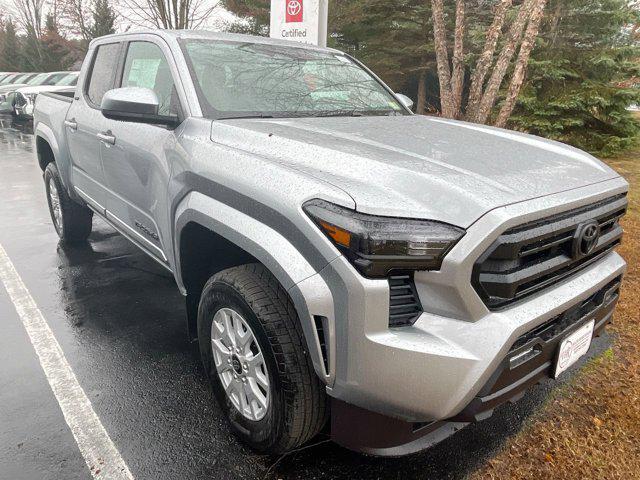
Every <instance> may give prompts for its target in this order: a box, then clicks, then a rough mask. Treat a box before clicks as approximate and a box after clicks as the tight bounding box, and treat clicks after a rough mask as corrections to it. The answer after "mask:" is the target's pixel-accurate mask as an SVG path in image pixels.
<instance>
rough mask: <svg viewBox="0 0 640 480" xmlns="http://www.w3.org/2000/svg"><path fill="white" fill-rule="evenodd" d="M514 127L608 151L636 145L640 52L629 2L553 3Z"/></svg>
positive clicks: (567, 0)
mask: <svg viewBox="0 0 640 480" xmlns="http://www.w3.org/2000/svg"><path fill="white" fill-rule="evenodd" d="M548 12H549V13H548V15H547V19H546V20H547V21H546V23H545V25H544V31H543V32H542V35H541V37H540V40H539V45H538V48H537V49H536V50H534V54H533V58H532V60H531V62H530V65H529V79H528V82H527V84H526V88H525V89H524V90H523V92H522V93H521V95H520V98H519V101H518V106H517V109H516V111H515V112H514V115H512V117H511V119H510V123H509V125H510V126H511V127H512V128H516V129H518V130H523V131H527V132H530V133H534V134H536V135H541V136H544V137H547V138H552V139H557V140H560V141H563V142H567V143H570V144H572V145H575V146H577V147H580V148H583V149H586V150H588V151H591V152H594V153H598V154H601V155H611V154H613V153H615V152H617V151H619V150H621V149H624V148H626V147H628V146H630V145H631V143H632V142H633V141H634V137H635V136H636V135H637V134H638V130H639V128H638V124H637V122H636V121H635V120H634V118H633V117H632V115H631V113H630V112H628V111H627V107H628V106H629V105H630V104H632V103H636V102H638V101H640V89H638V88H634V85H633V82H632V81H630V79H633V78H637V77H639V76H640V49H639V48H638V45H637V44H635V43H634V40H633V38H632V35H631V29H628V28H627V26H629V25H631V24H633V23H635V22H637V21H638V17H637V15H638V12H637V11H634V10H633V9H631V8H629V6H628V2H627V1H626V0H554V1H553V2H552V3H551V5H550V8H549V11H548Z"/></svg>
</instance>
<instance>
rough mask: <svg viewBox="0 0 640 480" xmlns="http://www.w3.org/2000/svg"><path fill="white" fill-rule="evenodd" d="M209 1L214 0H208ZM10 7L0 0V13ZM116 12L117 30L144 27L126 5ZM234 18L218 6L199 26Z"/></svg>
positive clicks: (216, 26) (211, 26) (216, 25)
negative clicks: (133, 17)
mask: <svg viewBox="0 0 640 480" xmlns="http://www.w3.org/2000/svg"><path fill="white" fill-rule="evenodd" d="M210 1H216V0H210ZM12 7H13V0H0V13H10V12H11V11H12V10H13V8H12ZM117 12H118V14H119V17H120V18H119V21H118V24H117V27H118V30H117V31H125V30H126V29H127V27H128V28H129V29H130V30H134V31H135V30H139V29H141V28H145V27H140V26H138V25H135V24H133V23H132V22H130V21H129V20H127V19H128V18H130V17H132V16H133V15H132V13H131V11H130V10H128V9H127V8H126V7H122V6H119V7H118V8H117ZM234 18H235V16H234V15H233V14H232V13H231V12H228V11H226V10H224V9H223V8H222V7H218V8H216V9H215V10H214V11H213V13H212V15H211V17H210V20H209V21H208V22H207V23H206V25H203V26H202V27H200V28H201V29H207V30H220V26H221V25H222V24H223V23H224V22H231V21H233V20H234ZM147 27H152V25H148V26H147Z"/></svg>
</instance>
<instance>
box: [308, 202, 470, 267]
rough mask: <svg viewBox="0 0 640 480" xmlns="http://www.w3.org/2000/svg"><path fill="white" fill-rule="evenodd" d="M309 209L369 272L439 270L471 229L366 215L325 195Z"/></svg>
mask: <svg viewBox="0 0 640 480" xmlns="http://www.w3.org/2000/svg"><path fill="white" fill-rule="evenodd" d="M302 208H303V210H304V211H305V212H306V214H307V215H309V217H311V219H312V220H313V221H314V222H315V223H316V225H318V227H319V228H320V230H322V232H323V233H324V234H325V235H326V236H327V237H329V239H330V240H331V241H332V242H333V244H334V245H335V246H336V247H337V248H338V249H339V250H340V251H341V252H342V253H343V254H344V255H345V256H346V257H347V258H348V259H349V260H350V261H351V263H352V264H353V265H354V266H355V267H356V268H357V269H358V270H359V271H360V273H362V274H363V275H364V276H365V277H375V278H380V277H385V276H387V275H388V274H389V272H391V271H413V270H438V269H439V268H440V266H441V265H442V260H443V259H444V257H445V255H446V254H447V253H448V252H449V250H451V248H452V247H453V246H454V245H455V244H456V243H457V242H458V240H460V239H461V238H462V236H463V235H464V234H465V231H464V230H463V229H461V228H458V227H454V226H453V225H449V224H446V223H442V222H436V221H431V220H413V219H407V218H394V217H379V216H374V215H366V214H362V213H359V212H356V211H354V210H349V209H347V208H343V207H340V206H338V205H334V204H332V203H329V202H325V201H324V200H310V201H309V202H307V203H305V204H304V205H303V207H302Z"/></svg>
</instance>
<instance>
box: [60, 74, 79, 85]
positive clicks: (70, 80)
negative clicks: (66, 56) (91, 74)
mask: <svg viewBox="0 0 640 480" xmlns="http://www.w3.org/2000/svg"><path fill="white" fill-rule="evenodd" d="M76 83H78V73H77V72H74V73H67V74H65V76H64V77H62V78H60V79H58V81H57V82H56V84H55V85H57V86H64V85H66V86H75V84H76Z"/></svg>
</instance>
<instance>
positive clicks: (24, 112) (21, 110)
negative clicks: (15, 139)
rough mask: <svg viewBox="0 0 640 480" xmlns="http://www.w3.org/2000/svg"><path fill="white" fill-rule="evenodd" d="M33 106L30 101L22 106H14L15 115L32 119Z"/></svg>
mask: <svg viewBox="0 0 640 480" xmlns="http://www.w3.org/2000/svg"><path fill="white" fill-rule="evenodd" d="M33 105H34V104H33V103H32V102H31V101H30V100H29V101H27V103H25V104H23V105H16V114H17V115H18V116H19V117H33Z"/></svg>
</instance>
